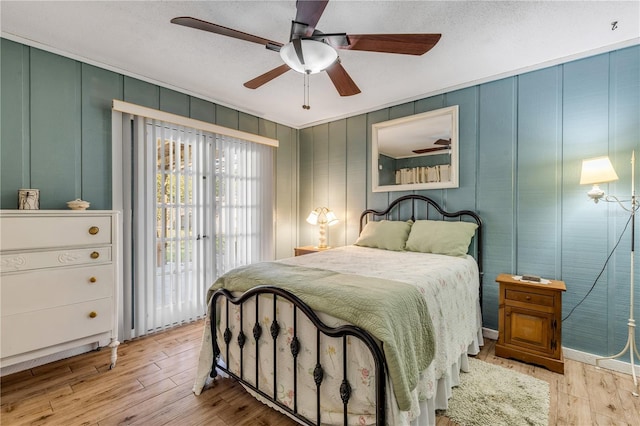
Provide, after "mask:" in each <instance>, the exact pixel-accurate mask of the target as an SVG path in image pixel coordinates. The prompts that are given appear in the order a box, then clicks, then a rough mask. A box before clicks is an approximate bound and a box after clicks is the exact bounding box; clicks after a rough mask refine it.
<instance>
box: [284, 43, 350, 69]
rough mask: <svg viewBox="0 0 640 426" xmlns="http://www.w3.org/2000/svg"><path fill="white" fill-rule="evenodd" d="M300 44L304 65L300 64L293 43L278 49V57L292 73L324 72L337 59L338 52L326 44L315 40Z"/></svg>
mask: <svg viewBox="0 0 640 426" xmlns="http://www.w3.org/2000/svg"><path fill="white" fill-rule="evenodd" d="M300 43H301V46H302V57H303V59H304V64H302V63H300V59H298V55H297V54H296V49H295V48H294V47H293V42H291V43H287V44H285V45H284V46H282V47H281V48H280V57H281V58H282V60H283V61H284V63H285V64H287V65H288V66H289V68H291V69H292V70H294V71H298V72H300V73H309V74H315V73H318V72H320V71H324V70H325V69H326V68H328V67H329V65H331V64H333V63H334V62H335V61H336V59H338V52H336V50H335V49H334V48H333V47H331V46H329V45H328V44H326V43H323V42H321V41H316V40H301V41H300Z"/></svg>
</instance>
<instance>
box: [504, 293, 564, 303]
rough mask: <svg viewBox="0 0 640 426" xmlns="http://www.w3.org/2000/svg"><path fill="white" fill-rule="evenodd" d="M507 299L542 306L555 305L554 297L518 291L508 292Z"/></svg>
mask: <svg viewBox="0 0 640 426" xmlns="http://www.w3.org/2000/svg"><path fill="white" fill-rule="evenodd" d="M505 299H507V300H515V301H517V302H523V303H531V304H534V305H541V306H553V303H554V297H553V296H549V295H545V294H538V293H529V292H525V291H517V290H507V291H506V293H505Z"/></svg>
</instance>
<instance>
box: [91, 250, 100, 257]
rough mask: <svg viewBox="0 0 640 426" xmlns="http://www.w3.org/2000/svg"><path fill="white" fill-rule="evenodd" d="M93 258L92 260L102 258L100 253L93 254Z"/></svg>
mask: <svg viewBox="0 0 640 426" xmlns="http://www.w3.org/2000/svg"><path fill="white" fill-rule="evenodd" d="M90 256H91V258H92V259H97V258H99V257H100V253H98V252H97V251H94V252H91V255H90Z"/></svg>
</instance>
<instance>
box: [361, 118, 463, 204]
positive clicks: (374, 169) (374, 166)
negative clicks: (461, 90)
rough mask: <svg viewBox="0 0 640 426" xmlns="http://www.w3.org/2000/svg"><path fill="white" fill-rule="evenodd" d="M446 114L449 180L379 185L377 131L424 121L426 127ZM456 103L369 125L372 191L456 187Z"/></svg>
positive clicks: (400, 127)
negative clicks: (449, 167)
mask: <svg viewBox="0 0 640 426" xmlns="http://www.w3.org/2000/svg"><path fill="white" fill-rule="evenodd" d="M443 116H448V117H450V119H451V145H450V150H451V169H450V180H449V181H446V182H430V183H410V184H398V185H379V176H380V173H379V158H378V157H379V152H378V143H379V132H380V130H382V129H385V132H386V131H388V130H389V129H396V128H397V129H398V131H401V130H402V129H403V127H405V128H406V127H407V126H408V125H411V126H414V125H415V124H417V122H424V127H426V128H428V126H429V121H430V120H432V119H434V118H440V117H443ZM458 153H459V143H458V105H454V106H450V107H446V108H441V109H437V110H434V111H427V112H424V113H421V114H416V115H410V116H408V117H401V118H397V119H395V120H389V121H383V122H380V123H375V124H372V125H371V186H372V188H371V189H372V191H373V192H391V191H414V190H420V189H440V188H457V187H458V186H459V184H458V163H459V161H458Z"/></svg>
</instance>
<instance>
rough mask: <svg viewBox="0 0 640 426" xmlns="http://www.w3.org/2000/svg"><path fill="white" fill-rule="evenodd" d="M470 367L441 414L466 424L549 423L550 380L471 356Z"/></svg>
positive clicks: (468, 425)
mask: <svg viewBox="0 0 640 426" xmlns="http://www.w3.org/2000/svg"><path fill="white" fill-rule="evenodd" d="M469 370H470V371H469V373H460V385H459V386H457V387H455V388H453V396H452V397H451V399H450V400H449V409H448V410H447V411H445V412H439V413H438V414H440V415H445V416H447V417H449V418H450V419H451V420H453V421H454V422H456V423H458V424H460V425H463V426H487V425H491V426H498V425H504V426H519V425H532V426H534V425H535V426H538V425H539V426H547V425H548V422H549V420H548V419H549V384H548V383H547V382H545V381H543V380H539V379H536V378H534V377H531V376H527V375H525V374H522V373H518V372H516V371H513V370H510V369H507V368H503V367H500V366H498V365H494V364H489V363H487V362H484V361H480V360H478V359H475V358H471V357H470V358H469Z"/></svg>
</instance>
